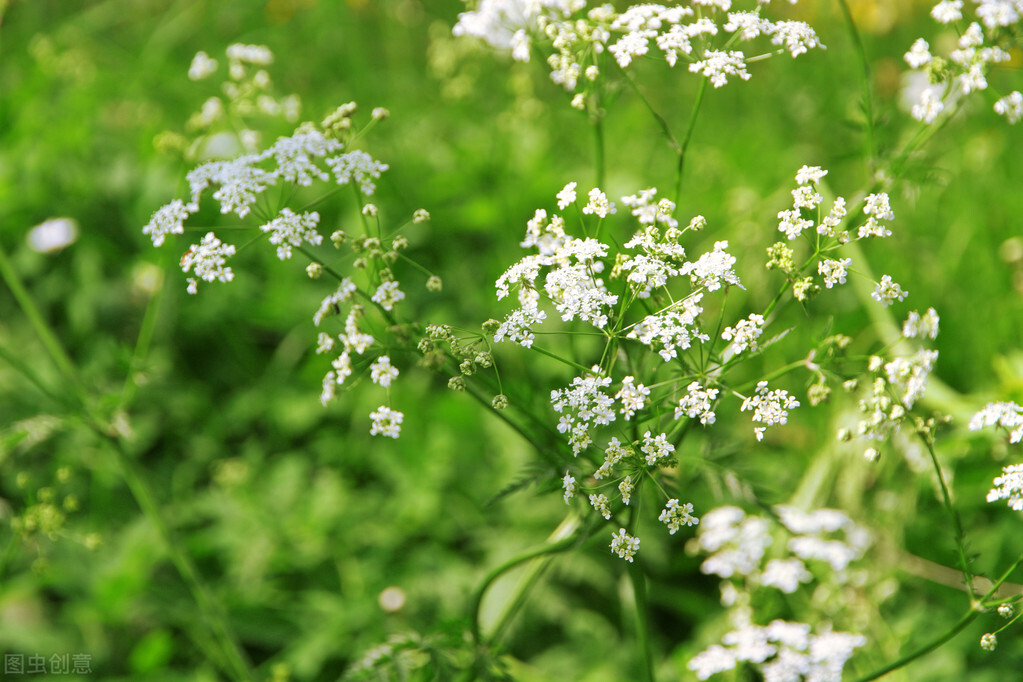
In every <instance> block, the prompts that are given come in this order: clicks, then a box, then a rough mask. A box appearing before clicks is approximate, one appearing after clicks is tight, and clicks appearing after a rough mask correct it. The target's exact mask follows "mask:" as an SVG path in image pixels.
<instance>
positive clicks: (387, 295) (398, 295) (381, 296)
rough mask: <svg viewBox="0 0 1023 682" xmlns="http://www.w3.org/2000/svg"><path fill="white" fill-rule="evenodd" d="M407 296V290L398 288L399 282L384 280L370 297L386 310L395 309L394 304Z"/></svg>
mask: <svg viewBox="0 0 1023 682" xmlns="http://www.w3.org/2000/svg"><path fill="white" fill-rule="evenodd" d="M404 298H405V292H404V291H402V290H401V289H399V288H398V282H396V281H391V282H384V283H382V284H381V285H380V286H378V287H377V290H376V292H375V293H374V294H373V297H372V298H371V299H370V300H372V301H373V302H374V303H378V304H379V305H380V307H381V308H383V309H384V310H393V309H394V304H395V303H397V302H399V301H401V300H402V299H404Z"/></svg>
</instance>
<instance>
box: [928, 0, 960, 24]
mask: <svg viewBox="0 0 1023 682" xmlns="http://www.w3.org/2000/svg"><path fill="white" fill-rule="evenodd" d="M962 9H963V0H941V2H939V3H938V4H937V5H935V6H934V9H932V10H931V16H932V17H934V20H935V21H937V22H940V23H942V24H950V23H952V22H953V21H959V20H960V19H962V18H963V13H962V11H961V10H962Z"/></svg>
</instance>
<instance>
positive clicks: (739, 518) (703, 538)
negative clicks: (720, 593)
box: [697, 506, 870, 594]
mask: <svg viewBox="0 0 1023 682" xmlns="http://www.w3.org/2000/svg"><path fill="white" fill-rule="evenodd" d="M775 512H776V513H777V515H778V518H779V519H780V521H781V524H782V526H783V527H784V530H785V531H786V534H788V535H789V536H790V537H789V538H788V540H787V541H786V542H785V544H784V547H785V550H786V552H787V554H786V555H785V556H780V557H779V556H776V557H772V558H767V560H766V561H765V557H767V553H768V548H769V547H771V545H772V544H773V543H774V539H775V537H773V536H772V534H773V533H775V531H776V530H778V529H777V528H774V529H773V523H772V522H770V521H768V520H767V519H765V518H762V517H759V516H747V515H746V513H745V512H744V511H743V510H742V509H739V508H738V507H730V506H728V507H718V508H717V509H712V510H711V511H709V512H707V513H706V514H704V516H703V519H702V522H701V524H700V530H699V533H698V535H697V545H698V546H699V548H700V550H701V551H704V552H707V553H708V554H709V555H710V556H708V557H707V558H706V559H705V560H704V561H703V563H702V564H701V565H700V570H701V571H702V572H703V573H706V574H708V575H716V576H718V577H720V578H724V579H731V578H742V579H744V580H745V581H746V583H747V585H749V586H752V587H755V586H764V587H772V588H775V589H778V590H780V591H782V592H784V593H786V594H791V593H793V592H795V591H796V590H797V589H798V588H799V585H800V584H805V583H809V582H810V581H811V580H812V579H813V575H812V574H811V573H810V571H809V570H808V568H807V565H808V563H809V565H816V566H818V567H821V566H823V564H827V565H828V567H829V568H830V569H831V571H833V572H834V573H835V574H836V576H835V577H836V578H837V579H839V580H842V579H844V577H845V575H844V573H843V571H845V569H846V568H847V567H848V566H849V564H850V563H852V562H853V561H856V560H858V559H860V558H862V556H863V554H864V552H865V551H866V548H867V546H868V545H869V542H870V538H869V535H868V534H867V532H866V531H865V530H863V529H862V528H860V527H858V526H856V525H855V524H854V523H853V522H852V521H851V520H850V519H849V517H848V516H846V515H845V514H844V513H842V512H840V511H837V510H835V509H816V510H814V511H811V512H804V511H801V510H798V509H796V508H794V507H787V506H778V507H775ZM772 529H773V530H772ZM813 562H821V563H818V564H814V563H813Z"/></svg>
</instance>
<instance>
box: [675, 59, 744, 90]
mask: <svg viewBox="0 0 1023 682" xmlns="http://www.w3.org/2000/svg"><path fill="white" fill-rule="evenodd" d="M703 56H704V57H705V59H702V60H700V61H698V62H694V63H692V64H690V65H689V70H690V71H691V72H692V73H699V74H702V75H703V76H704V77H706V78H709V79H710V82H711V85H713V86H714V87H715V88H720V87H721V86H722V85H725V84H726V83H727V82H728V77H729V76H737V77H739V78H741V79H742V80H744V81H748V80H749V79H750V75H749V72H748V71H747V70H746V55H744V54H743V53H742V52H739V51H738V50H732V51H729V52H722V51H720V50H707V51H706V52H705V53H704V55H703Z"/></svg>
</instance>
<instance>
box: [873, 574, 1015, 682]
mask: <svg viewBox="0 0 1023 682" xmlns="http://www.w3.org/2000/svg"><path fill="white" fill-rule="evenodd" d="M1020 563H1023V554H1020V555H1019V556H1018V557H1016V560H1015V561H1013V562H1012V565H1010V566H1009V568H1008V569H1006V571H1005V572H1004V573H1003V574H1002V576H1001V577H1000V578H999V579H998V580H997V581H996V582H995V583H994V584H993V585H991V589H989V590H988V591H987V593H986V594H985V595H984V596H983V597H982V598H981V599H980V601H979V602H974V603H973V604H971V605H970V609H969V610H968V611H967V612H966V613H964V614H963V616H962V617H961V618H960V619H959V620H958V621H957V622H956V624H955V625H953V626H952V628H951V629H950V630H949V631H948V632H946V633H944V634H943V635H941V636H939V637H937V638H935V639H933V640H932V641H930V642H929V643H927V644H925V645H924V646H922V647H920V648H919V649H917V650H916V651H914V652H913V653H911V654H907V655H905V656H903V657H902V658H900V659H898V660H897V661H894V662H893V663H889V664H888V665H886V666H884V667H883V668H880V669H878V670H875V671H874V672H872V673H869V674H868V675H864V676H863V677H861V678H859V679H858V680H856V682H869V681H870V680H876V679H877V678H879V677H883V676H884V675H887V674H888V673H890V672H892V671H894V670H898V669H899V668H901V667H903V666H905V665H908V664H909V663H912V662H913V661H915V660H916V659H918V658H920V657H921V656H925V655H927V654H929V653H930V652H932V651H934V650H935V649H937V648H938V647H940V646H941V645H942V644H945V643H946V642H948V641H949V640H951V639H952V638H953V637H955V636H956V635H958V634H959V633H960V632H962V631H963V630H965V629H966V627H967V626H968V625H969V624H970V623H972V622H973V621H974V620H976V619H977V616H979V615H980V614H981V613H982V610H981V609H982V608H983V604H984V602H986V601H987V600H988V599H990V598H991V597H992V596H993V595H994V594H995V592H997V591H998V588H999V587H1001V586H1002V583H1004V582H1005V581H1006V580H1008V579H1009V576H1010V575H1012V572H1013V571H1015V570H1016V568H1017V567H1018V566H1019V565H1020Z"/></svg>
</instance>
